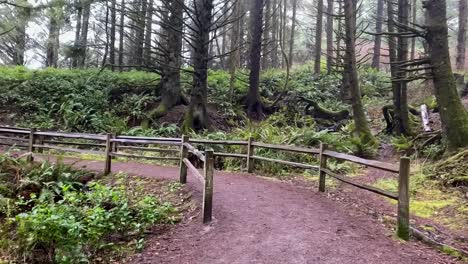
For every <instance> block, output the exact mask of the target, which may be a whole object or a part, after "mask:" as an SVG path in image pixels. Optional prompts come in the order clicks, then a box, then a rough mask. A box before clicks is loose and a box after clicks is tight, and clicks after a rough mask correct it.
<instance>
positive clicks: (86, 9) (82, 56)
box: [77, 0, 91, 68]
mask: <svg viewBox="0 0 468 264" xmlns="http://www.w3.org/2000/svg"><path fill="white" fill-rule="evenodd" d="M83 4H84V6H83V21H82V22H81V26H82V30H81V34H80V42H79V43H80V44H79V52H78V54H79V55H78V64H77V67H78V68H83V67H84V66H85V62H86V48H87V46H88V27H89V15H90V12H91V2H90V1H89V0H83Z"/></svg>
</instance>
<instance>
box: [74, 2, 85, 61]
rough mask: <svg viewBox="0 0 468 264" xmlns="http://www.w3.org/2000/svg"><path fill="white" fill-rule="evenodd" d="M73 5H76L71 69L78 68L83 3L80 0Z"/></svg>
mask: <svg viewBox="0 0 468 264" xmlns="http://www.w3.org/2000/svg"><path fill="white" fill-rule="evenodd" d="M75 5H76V27H75V42H74V44H73V56H72V68H76V67H78V60H79V54H80V35H81V21H82V17H83V2H82V1H81V0H76V1H75Z"/></svg>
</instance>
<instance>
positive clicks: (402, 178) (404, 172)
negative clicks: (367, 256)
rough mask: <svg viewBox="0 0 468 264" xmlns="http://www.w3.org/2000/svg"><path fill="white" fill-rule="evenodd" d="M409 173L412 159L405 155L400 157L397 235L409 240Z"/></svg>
mask: <svg viewBox="0 0 468 264" xmlns="http://www.w3.org/2000/svg"><path fill="white" fill-rule="evenodd" d="M409 175H410V159H409V158H407V157H403V158H401V159H400V174H399V177H398V216H397V217H398V218H397V236H398V237H399V238H401V239H404V240H408V239H409V236H410V221H409V217H410V216H409V199H410V198H409Z"/></svg>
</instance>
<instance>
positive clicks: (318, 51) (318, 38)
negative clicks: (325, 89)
mask: <svg viewBox="0 0 468 264" xmlns="http://www.w3.org/2000/svg"><path fill="white" fill-rule="evenodd" d="M295 1H296V0H295ZM322 24H323V0H317V23H316V24H315V52H314V53H315V54H314V55H315V62H314V73H315V74H316V75H319V74H320V67H321V58H322V27H323V26H322Z"/></svg>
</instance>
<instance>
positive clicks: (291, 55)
mask: <svg viewBox="0 0 468 264" xmlns="http://www.w3.org/2000/svg"><path fill="white" fill-rule="evenodd" d="M319 1H323V0H319ZM292 4H293V6H292V9H293V13H292V18H291V37H290V38H289V56H288V62H289V67H290V68H292V66H293V64H294V37H295V36H294V35H295V31H296V14H297V0H293V3H292ZM284 15H285V16H286V13H285V14H284Z"/></svg>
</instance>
